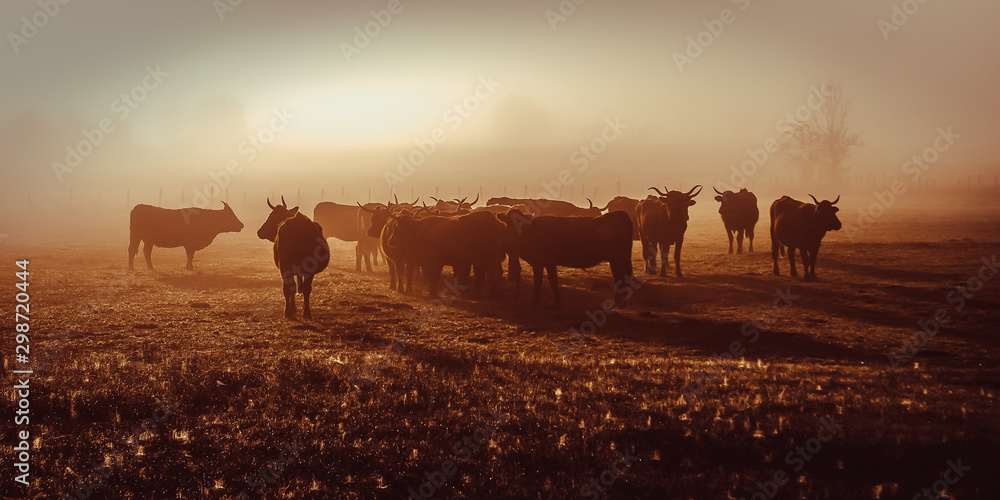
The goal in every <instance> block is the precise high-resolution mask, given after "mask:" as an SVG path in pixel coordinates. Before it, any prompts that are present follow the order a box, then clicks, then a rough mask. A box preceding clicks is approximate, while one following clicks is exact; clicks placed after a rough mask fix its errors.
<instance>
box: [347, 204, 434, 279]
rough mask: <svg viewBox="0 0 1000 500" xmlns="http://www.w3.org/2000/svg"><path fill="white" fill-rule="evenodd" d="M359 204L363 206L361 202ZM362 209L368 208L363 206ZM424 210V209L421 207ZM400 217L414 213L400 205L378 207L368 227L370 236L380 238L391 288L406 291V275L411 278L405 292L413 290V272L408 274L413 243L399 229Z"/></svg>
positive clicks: (410, 215) (373, 212) (372, 213)
mask: <svg viewBox="0 0 1000 500" xmlns="http://www.w3.org/2000/svg"><path fill="white" fill-rule="evenodd" d="M358 206H361V204H360V203H359V204H358ZM361 210H362V211H367V210H368V209H366V208H364V207H361ZM421 211H424V209H421ZM399 217H405V218H411V219H412V218H413V217H414V215H413V214H412V213H409V210H408V209H406V208H402V207H400V206H399V205H393V204H392V203H390V204H388V206H385V207H382V206H379V207H376V208H375V209H374V210H373V211H372V212H371V221H372V223H371V226H370V227H369V228H368V234H367V235H368V236H369V237H374V238H378V242H379V249H380V250H381V251H382V255H383V256H385V262H386V265H387V266H388V267H389V288H390V289H393V290H397V280H398V285H399V286H398V291H399V292H400V293H403V292H404V286H403V280H404V277H407V278H410V279H409V280H407V281H406V287H405V293H410V292H411V291H412V287H413V284H412V273H409V274H407V272H406V271H407V270H408V269H409V268H410V266H411V265H412V264H411V263H410V256H409V249H410V246H411V243H410V242H408V241H404V240H405V237H404V236H403V235H401V234H400V233H399V232H398V231H397V227H396V225H397V221H398V218H399Z"/></svg>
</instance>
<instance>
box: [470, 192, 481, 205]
mask: <svg viewBox="0 0 1000 500" xmlns="http://www.w3.org/2000/svg"><path fill="white" fill-rule="evenodd" d="M476 203H479V193H476V199H475V200H472V202H471V203H469V208H472V205H475V204H476Z"/></svg>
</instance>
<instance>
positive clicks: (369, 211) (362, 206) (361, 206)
mask: <svg viewBox="0 0 1000 500" xmlns="http://www.w3.org/2000/svg"><path fill="white" fill-rule="evenodd" d="M355 203H357V204H358V207H359V208H361V210H364V211H365V212H368V213H370V214H373V213H375V211H374V210H368V209H367V208H365V206H364V205H362V204H361V202H360V201H356V202H355Z"/></svg>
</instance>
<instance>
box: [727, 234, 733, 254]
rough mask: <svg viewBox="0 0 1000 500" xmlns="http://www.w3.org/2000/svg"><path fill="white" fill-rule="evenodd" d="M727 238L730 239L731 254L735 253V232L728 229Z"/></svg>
mask: <svg viewBox="0 0 1000 500" xmlns="http://www.w3.org/2000/svg"><path fill="white" fill-rule="evenodd" d="M726 237H727V238H729V253H730V254H732V253H733V232H732V231H730V230H729V228H726Z"/></svg>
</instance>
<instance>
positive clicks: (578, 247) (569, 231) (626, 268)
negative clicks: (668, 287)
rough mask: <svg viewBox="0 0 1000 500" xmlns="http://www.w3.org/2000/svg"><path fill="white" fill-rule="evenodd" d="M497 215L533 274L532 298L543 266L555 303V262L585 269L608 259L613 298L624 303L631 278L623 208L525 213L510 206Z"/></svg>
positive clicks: (539, 286) (629, 226) (629, 243)
mask: <svg viewBox="0 0 1000 500" xmlns="http://www.w3.org/2000/svg"><path fill="white" fill-rule="evenodd" d="M500 219H501V220H502V221H503V222H504V223H505V224H506V225H508V226H509V227H513V228H515V229H516V230H517V231H518V233H519V234H518V241H517V251H518V254H519V255H520V257H521V258H522V259H524V261H525V262H527V263H528V264H529V265H530V266H531V270H532V273H533V274H534V278H535V297H534V302H535V304H538V302H539V298H540V296H541V292H542V272H543V271H544V272H547V273H548V275H549V286H551V287H552V295H553V296H554V297H555V304H556V306H559V305H560V304H561V301H560V298H559V278H558V270H557V267H558V266H563V267H573V268H577V269H587V268H589V267H593V266H596V265H597V264H600V263H601V262H607V263H608V264H610V265H611V276H612V278H613V279H614V291H615V304H616V305H617V306H618V307H624V306H625V303H626V301H627V300H628V297H629V296H630V295H631V288H630V286H629V285H631V283H629V281H631V279H632V221H630V220H629V217H628V215H627V214H624V213H622V212H613V213H609V214H604V215H602V216H600V217H559V216H551V215H542V216H538V217H528V216H525V215H524V214H522V213H521V212H520V211H518V210H516V209H511V210H510V211H509V212H508V213H507V214H506V215H503V216H500Z"/></svg>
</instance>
